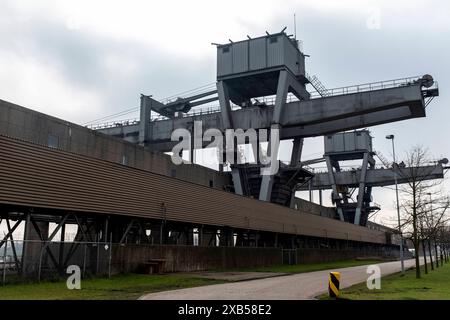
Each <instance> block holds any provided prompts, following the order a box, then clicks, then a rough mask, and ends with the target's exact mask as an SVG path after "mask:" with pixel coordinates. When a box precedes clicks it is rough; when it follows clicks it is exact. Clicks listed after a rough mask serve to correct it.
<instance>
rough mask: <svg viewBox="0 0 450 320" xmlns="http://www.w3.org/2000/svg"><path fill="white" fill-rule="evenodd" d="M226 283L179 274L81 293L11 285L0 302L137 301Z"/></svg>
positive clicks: (118, 279) (120, 281) (109, 282)
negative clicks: (151, 295) (145, 296)
mask: <svg viewBox="0 0 450 320" xmlns="http://www.w3.org/2000/svg"><path fill="white" fill-rule="evenodd" d="M222 282H223V281H217V280H210V279H200V278H193V277H189V276H183V275H177V274H165V275H144V274H126V275H117V276H113V277H111V279H107V278H93V279H85V280H82V281H81V290H68V289H67V287H66V282H65V281H64V282H62V281H60V282H41V283H34V284H11V285H6V286H4V287H0V300H6V299H20V300H30V299H39V300H60V299H62V300H69V299H78V300H88V299H95V300H104V299H108V300H114V299H123V300H125V299H137V298H139V297H140V296H142V295H143V294H145V293H149V292H156V291H163V290H171V289H181V288H188V287H196V286H202V285H208V284H215V283H222Z"/></svg>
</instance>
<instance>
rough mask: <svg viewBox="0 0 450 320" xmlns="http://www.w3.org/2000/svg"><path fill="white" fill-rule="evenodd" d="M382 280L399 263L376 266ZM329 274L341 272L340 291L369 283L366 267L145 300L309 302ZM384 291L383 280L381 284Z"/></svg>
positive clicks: (155, 295)
mask: <svg viewBox="0 0 450 320" xmlns="http://www.w3.org/2000/svg"><path fill="white" fill-rule="evenodd" d="M377 265H378V266H379V267H380V269H381V274H382V276H385V275H388V274H391V273H395V272H399V271H400V270H401V267H400V262H399V261H394V262H385V263H379V264H377ZM413 266H414V259H410V260H406V261H405V268H410V267H413ZM330 271H338V272H341V286H340V287H341V288H345V287H349V286H352V285H354V284H357V283H361V282H366V280H367V278H368V274H367V273H366V271H367V266H358V267H350V268H343V269H333V270H323V271H315V272H308V273H300V274H294V275H288V276H280V277H273V278H266V279H257V280H250V281H241V282H235V283H225V284H216V285H210V286H203V287H195V288H189V289H179V290H171V291H163V292H156V293H150V294H147V295H144V296H143V297H141V298H140V299H143V300H240V299H242V300H252V299H257V300H299V299H303V300H308V299H314V297H316V296H318V295H320V294H322V293H325V292H327V290H328V275H329V272H330ZM381 287H383V280H381Z"/></svg>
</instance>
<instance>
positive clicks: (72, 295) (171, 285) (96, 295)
mask: <svg viewBox="0 0 450 320" xmlns="http://www.w3.org/2000/svg"><path fill="white" fill-rule="evenodd" d="M379 262H380V261H379V260H345V261H336V262H326V263H315V264H300V265H279V266H270V267H259V268H241V269H234V270H230V269H227V270H216V271H222V272H223V271H227V272H229V271H241V272H245V271H247V272H283V273H301V272H311V271H319V270H326V269H336V268H345V267H353V266H358V265H365V264H373V263H379ZM223 282H226V281H221V280H211V279H205V278H199V277H195V276H194V275H192V276H190V275H189V274H176V273H175V274H164V275H144V274H126V275H117V276H113V277H111V279H107V278H92V279H84V280H82V281H81V290H68V289H67V287H66V282H65V281H54V282H41V283H29V284H8V285H6V286H4V287H1V286H0V300H5V299H20V300H24V299H39V300H42V299H45V300H58V299H62V300H69V299H79V300H87V299H96V300H100V299H101V300H103V299H137V298H139V297H140V296H142V295H144V294H145V293H150V292H156V291H165V290H173V289H181V288H189V287H196V286H203V285H209V284H217V283H223Z"/></svg>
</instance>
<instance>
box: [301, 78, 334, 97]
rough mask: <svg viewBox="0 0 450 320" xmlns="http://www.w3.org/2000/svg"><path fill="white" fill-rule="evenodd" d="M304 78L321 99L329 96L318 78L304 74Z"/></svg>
mask: <svg viewBox="0 0 450 320" xmlns="http://www.w3.org/2000/svg"><path fill="white" fill-rule="evenodd" d="M306 78H307V79H308V81H309V83H310V84H311V85H312V86H313V87H314V89H316V91H317V92H318V93H319V94H320V96H322V97H327V96H329V95H330V93H329V92H328V90H327V89H326V88H325V86H324V85H323V84H322V82H320V80H319V78H317V76H315V75H314V76H312V77H311V76H310V75H309V74H306Z"/></svg>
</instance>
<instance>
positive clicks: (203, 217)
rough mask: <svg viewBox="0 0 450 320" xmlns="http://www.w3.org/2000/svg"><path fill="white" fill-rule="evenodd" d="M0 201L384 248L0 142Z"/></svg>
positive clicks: (350, 231)
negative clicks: (333, 240)
mask: <svg viewBox="0 0 450 320" xmlns="http://www.w3.org/2000/svg"><path fill="white" fill-rule="evenodd" d="M0 203H1V204H11V205H20V206H26V207H40V208H49V209H60V210H70V211H78V212H86V213H98V214H116V215H129V216H136V217H142V218H154V219H162V218H165V219H167V220H173V221H181V222H189V223H194V224H205V225H214V226H218V227H221V226H229V227H233V228H241V229H253V230H262V231H271V232H280V233H290V234H302V235H309V236H316V237H328V238H336V239H348V240H355V241H365V242H375V243H385V241H386V239H385V233H384V232H380V231H375V230H369V229H367V228H364V227H360V226H356V225H352V224H349V223H344V222H341V221H337V220H333V219H329V218H324V217H320V216H316V215H311V214H307V213H301V212H299V211H297V210H293V209H289V208H286V207H282V206H279V205H276V204H272V203H267V202H263V201H259V200H255V199H250V198H246V197H242V196H238V195H235V194H231V193H228V192H224V191H220V190H217V189H212V188H208V187H205V186H202V185H197V184H194V183H189V182H186V181H182V180H178V179H175V178H170V177H167V176H163V175H158V174H155V173H152V172H148V171H144V170H140V169H136V168H132V167H127V166H123V165H120V164H117V163H112V162H108V161H104V160H100V159H95V158H90V157H87V156H83V155H79V154H74V153H70V152H66V151H61V150H56V149H51V148H47V147H44V146H39V145H34V144H31V143H28V142H23V141H19V140H15V139H12V138H9V137H4V136H0Z"/></svg>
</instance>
